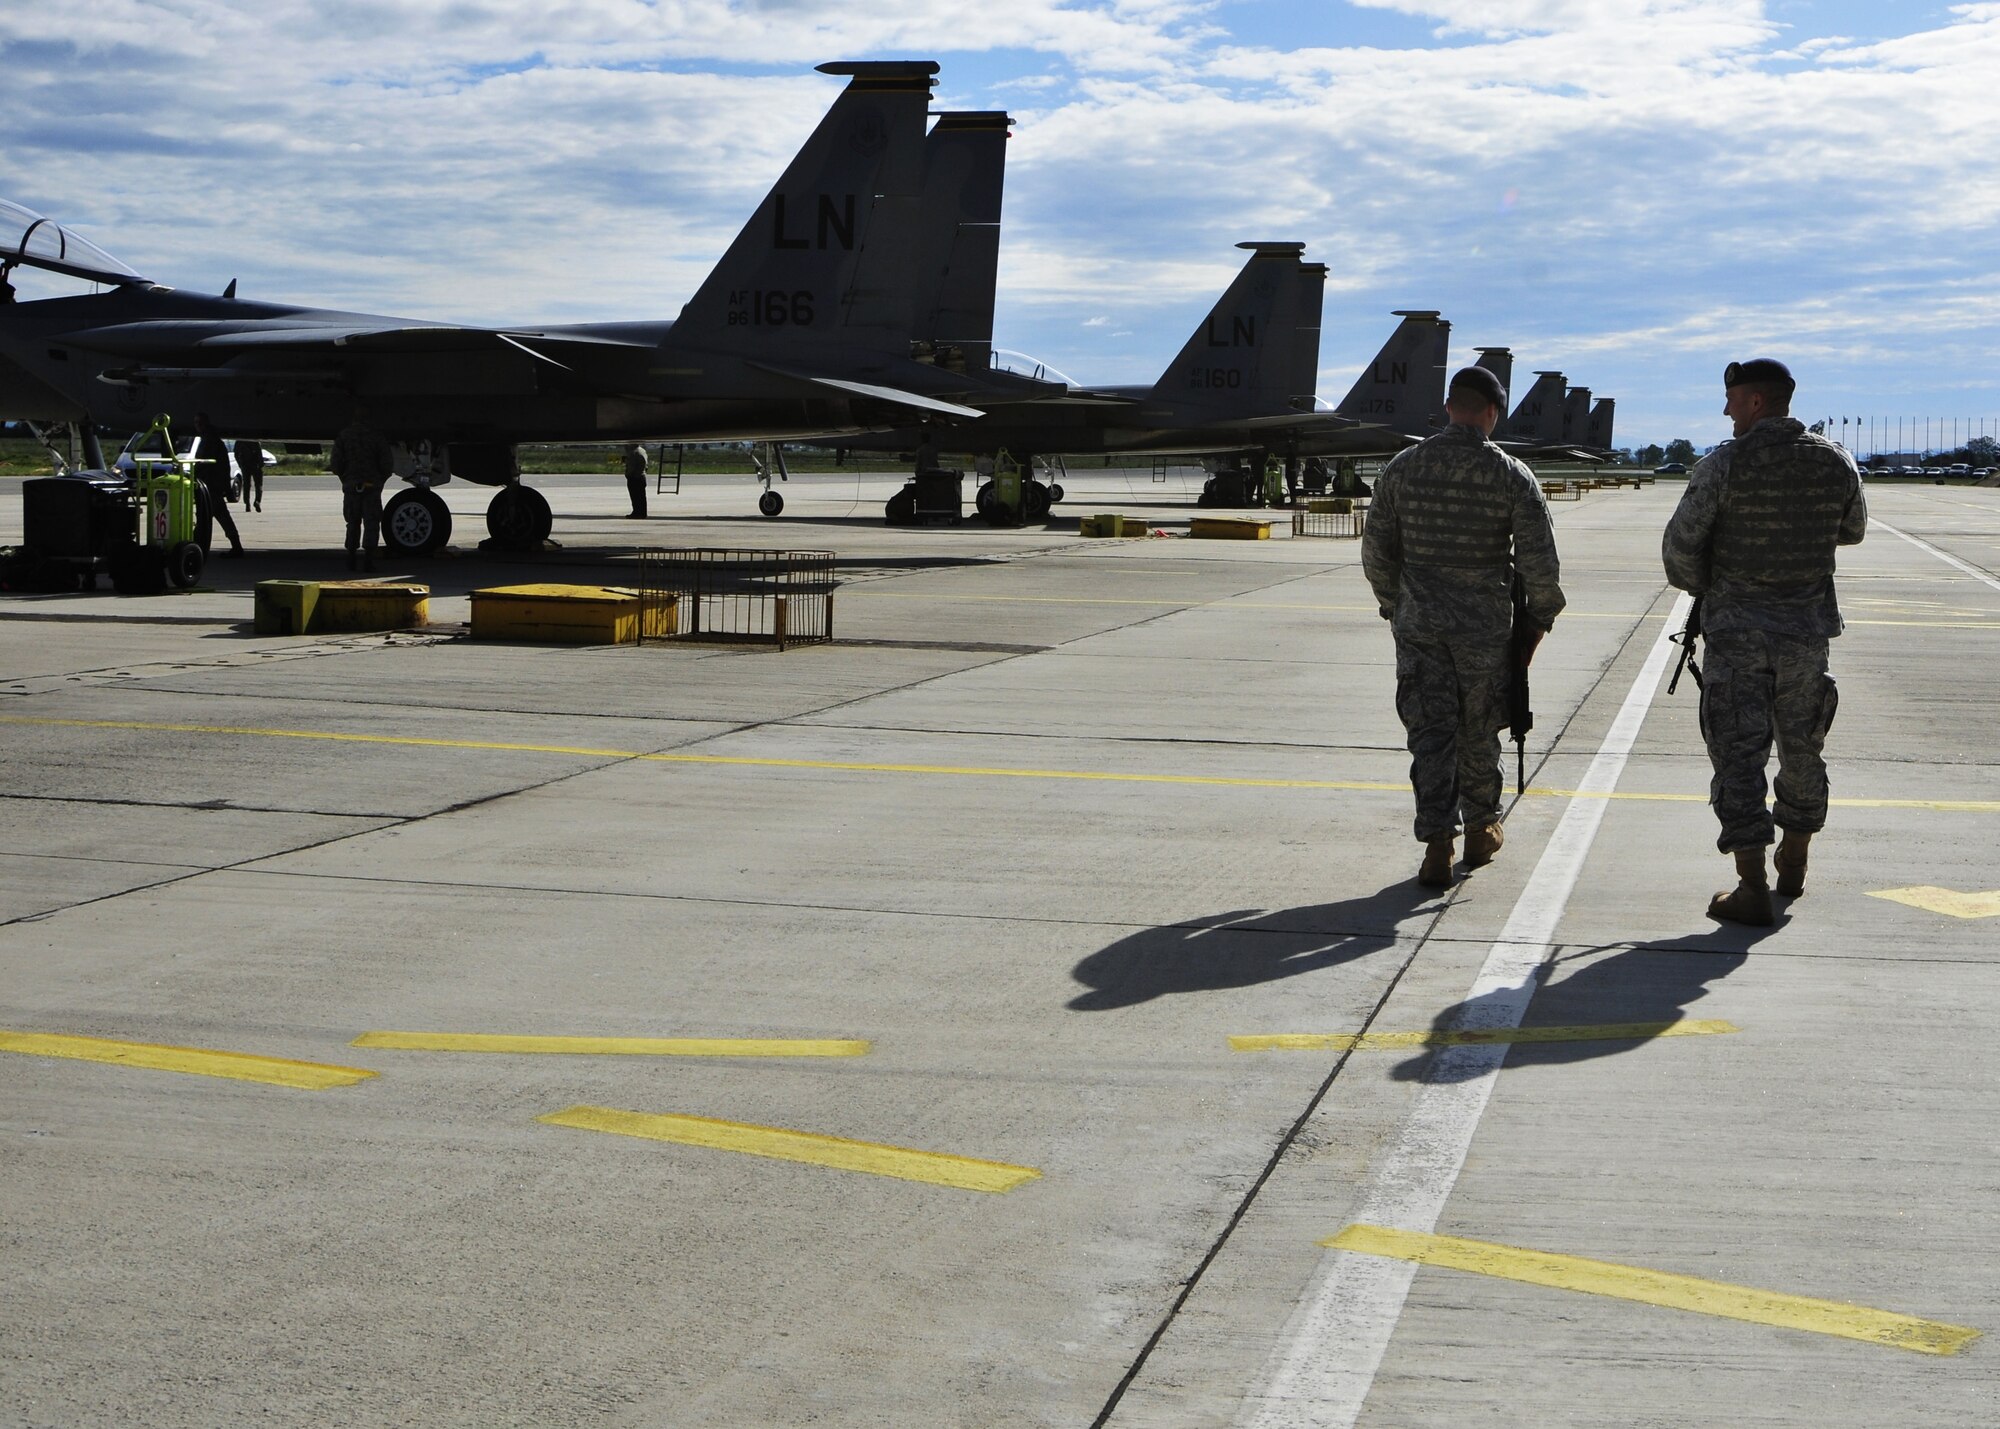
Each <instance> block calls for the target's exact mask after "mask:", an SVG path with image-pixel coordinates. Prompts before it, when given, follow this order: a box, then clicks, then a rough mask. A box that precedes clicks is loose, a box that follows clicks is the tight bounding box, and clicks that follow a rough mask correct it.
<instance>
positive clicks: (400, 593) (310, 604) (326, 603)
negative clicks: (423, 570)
mask: <svg viewBox="0 0 2000 1429" xmlns="http://www.w3.org/2000/svg"><path fill="white" fill-rule="evenodd" d="M253 609H254V611H255V629H256V631H257V633H258V634H259V635H323V634H328V633H347V634H353V633H357V632H361V631H368V630H407V629H409V628H411V627H412V626H417V625H428V624H429V623H430V618H431V588H430V587H429V586H427V585H399V584H394V583H385V582H379V581H258V582H257V595H256V605H255V606H254V607H253Z"/></svg>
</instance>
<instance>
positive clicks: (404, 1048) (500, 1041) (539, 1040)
mask: <svg viewBox="0 0 2000 1429" xmlns="http://www.w3.org/2000/svg"><path fill="white" fill-rule="evenodd" d="M350 1045H352V1046H355V1047H386V1048H389V1049H391V1050H393V1051H397V1052H528V1053H553V1054H558V1055H566V1056H579V1057H864V1056H866V1055H867V1054H868V1050H869V1044H868V1043H866V1042H859V1041H832V1040H824V1039H822V1040H818V1041H792V1040H782V1039H778V1038H771V1037H516V1036H511V1035H507V1034H500V1033H485V1032H364V1033H362V1034H361V1035H360V1036H359V1037H357V1038H355V1039H354V1041H353V1042H352V1043H351V1044H350Z"/></svg>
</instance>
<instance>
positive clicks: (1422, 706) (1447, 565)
mask: <svg viewBox="0 0 2000 1429" xmlns="http://www.w3.org/2000/svg"><path fill="white" fill-rule="evenodd" d="M1506 410H1507V390H1506V388H1505V387H1503V386H1501V384H1500V379H1499V378H1498V377H1495V376H1494V375H1493V374H1492V373H1491V372H1488V371H1487V370H1486V369H1484V368H1482V367H1466V368H1461V369H1460V370H1459V371H1457V372H1455V373H1453V374H1452V378H1451V383H1450V385H1449V387H1448V389H1447V392H1446V397H1445V415H1446V416H1447V417H1448V418H1449V419H1450V425H1449V426H1447V427H1446V428H1445V429H1444V430H1443V431H1442V432H1439V433H1438V434H1437V435H1436V436H1433V437H1429V438H1426V439H1425V440H1424V441H1422V442H1420V443H1418V444H1417V445H1416V446H1414V447H1412V448H1410V449H1409V450H1407V451H1404V452H1402V453H1399V454H1398V455H1397V456H1396V458H1395V459H1394V460H1393V461H1391V462H1390V463H1389V465H1388V466H1387V467H1386V468H1384V469H1383V472H1382V475H1381V476H1380V477H1379V478H1378V479H1377V480H1376V482H1375V500H1374V505H1373V506H1372V507H1371V508H1370V509H1369V512H1368V523H1367V526H1366V527H1365V528H1364V531H1363V534H1362V539H1361V564H1362V569H1363V571H1364V572H1365V573H1366V575H1367V577H1368V584H1369V585H1370V586H1371V587H1372V588H1373V590H1374V592H1375V601H1376V604H1377V606H1378V607H1379V608H1380V610H1381V614H1382V618H1383V619H1384V620H1387V621H1390V622H1391V628H1392V629H1393V631H1394V632H1395V639H1396V713H1397V715H1398V716H1399V717H1400V718H1401V719H1402V721H1403V729H1404V731H1405V733H1406V735H1407V737H1408V743H1409V749H1410V756H1411V762H1410V783H1411V786H1412V789H1413V791H1414V792H1415V794H1416V803H1417V818H1416V835H1417V839H1418V841H1419V842H1421V843H1422V844H1423V845H1424V846H1425V847H1424V861H1423V866H1422V868H1421V870H1420V871H1419V872H1418V874H1417V881H1418V882H1419V883H1421V884H1422V885H1423V886H1424V887H1426V888H1446V887H1449V886H1450V885H1451V864H1452V852H1453V842H1454V839H1455V838H1456V835H1457V831H1458V826H1459V822H1460V819H1461V818H1463V821H1464V824H1465V830H1466V834H1465V866H1466V867H1467V868H1468V869H1473V868H1478V867H1481V866H1482V865H1484V864H1487V863H1490V862H1492V860H1493V855H1494V854H1496V853H1497V852H1499V850H1500V845H1501V844H1502V843H1503V842H1504V835H1502V833H1501V831H1500V795H1501V788H1502V783H1501V775H1500V731H1501V730H1502V729H1504V728H1505V727H1506V725H1507V686H1508V681H1509V678H1510V674H1511V664H1510V661H1511V660H1512V658H1513V656H1512V650H1511V644H1510V636H1511V634H1512V628H1513V586H1514V581H1515V580H1516V578H1518V579H1519V580H1520V582H1521V584H1522V586H1523V588H1524V590H1525V593H1526V598H1527V611H1528V620H1529V623H1530V624H1531V625H1532V626H1533V627H1534V628H1535V630H1536V631H1537V632H1538V633H1537V634H1536V636H1535V639H1536V640H1537V641H1539V639H1540V638H1541V635H1543V634H1546V633H1547V632H1548V630H1549V628H1550V627H1551V626H1553V625H1554V624H1555V619H1556V616H1557V615H1559V614H1560V613H1561V612H1562V608H1563V604H1564V602H1563V593H1562V585H1561V574H1562V573H1561V566H1560V562H1559V561H1558V559H1557V556H1556V538H1555V528H1554V526H1553V525H1552V524H1551V522H1550V520H1549V508H1548V504H1547V503H1546V502H1545V501H1544V500H1543V499H1542V491H1541V487H1540V486H1539V485H1538V484H1537V483H1536V481H1535V477H1534V473H1533V472H1531V471H1530V470H1529V469H1528V468H1527V467H1526V466H1525V465H1523V464H1522V463H1521V462H1519V461H1518V460H1516V459H1515V458H1513V457H1511V456H1508V455H1507V454H1506V453H1505V452H1503V451H1501V450H1500V448H1499V447H1497V446H1495V445H1494V444H1493V442H1492V434H1493V428H1494V426H1495V424H1496V423H1498V422H1499V420H1500V418H1501V415H1502V414H1503V413H1504V412H1505V411H1506Z"/></svg>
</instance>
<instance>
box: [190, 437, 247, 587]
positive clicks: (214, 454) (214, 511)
mask: <svg viewBox="0 0 2000 1429" xmlns="http://www.w3.org/2000/svg"><path fill="white" fill-rule="evenodd" d="M194 434H195V447H196V451H195V462H194V475H195V480H197V481H199V482H200V483H201V484H202V485H203V486H205V487H207V488H208V509H209V514H210V516H212V517H213V518H214V520H215V524H216V525H218V526H220V527H221V528H222V534H223V535H225V536H227V537H228V538H229V554H230V555H232V556H240V555H242V554H243V538H242V537H241V536H239V535H237V534H236V520H235V518H234V517H232V516H231V515H230V514H229V445H228V443H226V442H224V441H223V440H222V433H220V432H218V431H216V430H215V423H213V422H211V421H210V420H209V419H208V413H206V412H197V413H195V418H194Z"/></svg>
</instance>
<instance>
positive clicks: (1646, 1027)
mask: <svg viewBox="0 0 2000 1429" xmlns="http://www.w3.org/2000/svg"><path fill="white" fill-rule="evenodd" d="M1740 1031H1742V1029H1741V1028H1740V1027H1738V1026H1736V1024H1735V1023H1733V1022H1604V1023H1599V1024H1597V1025H1595V1026H1590V1027H1490V1028H1463V1029H1450V1030H1444V1029H1439V1028H1430V1029H1428V1030H1426V1031H1423V1032H1358V1033H1356V1032H1279V1033H1269V1034H1263V1035H1258V1036H1246V1037H1231V1038H1230V1039H1229V1049H1230V1050H1231V1051H1232V1052H1347V1051H1354V1052H1407V1051H1410V1050H1411V1049H1412V1048H1418V1047H1477V1046H1487V1045H1491V1044H1493V1043H1498V1042H1623V1041H1640V1040H1646V1041H1650V1040H1651V1039H1652V1038H1655V1037H1714V1036H1719V1035H1721V1034H1722V1033H1725V1032H1740Z"/></svg>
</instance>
